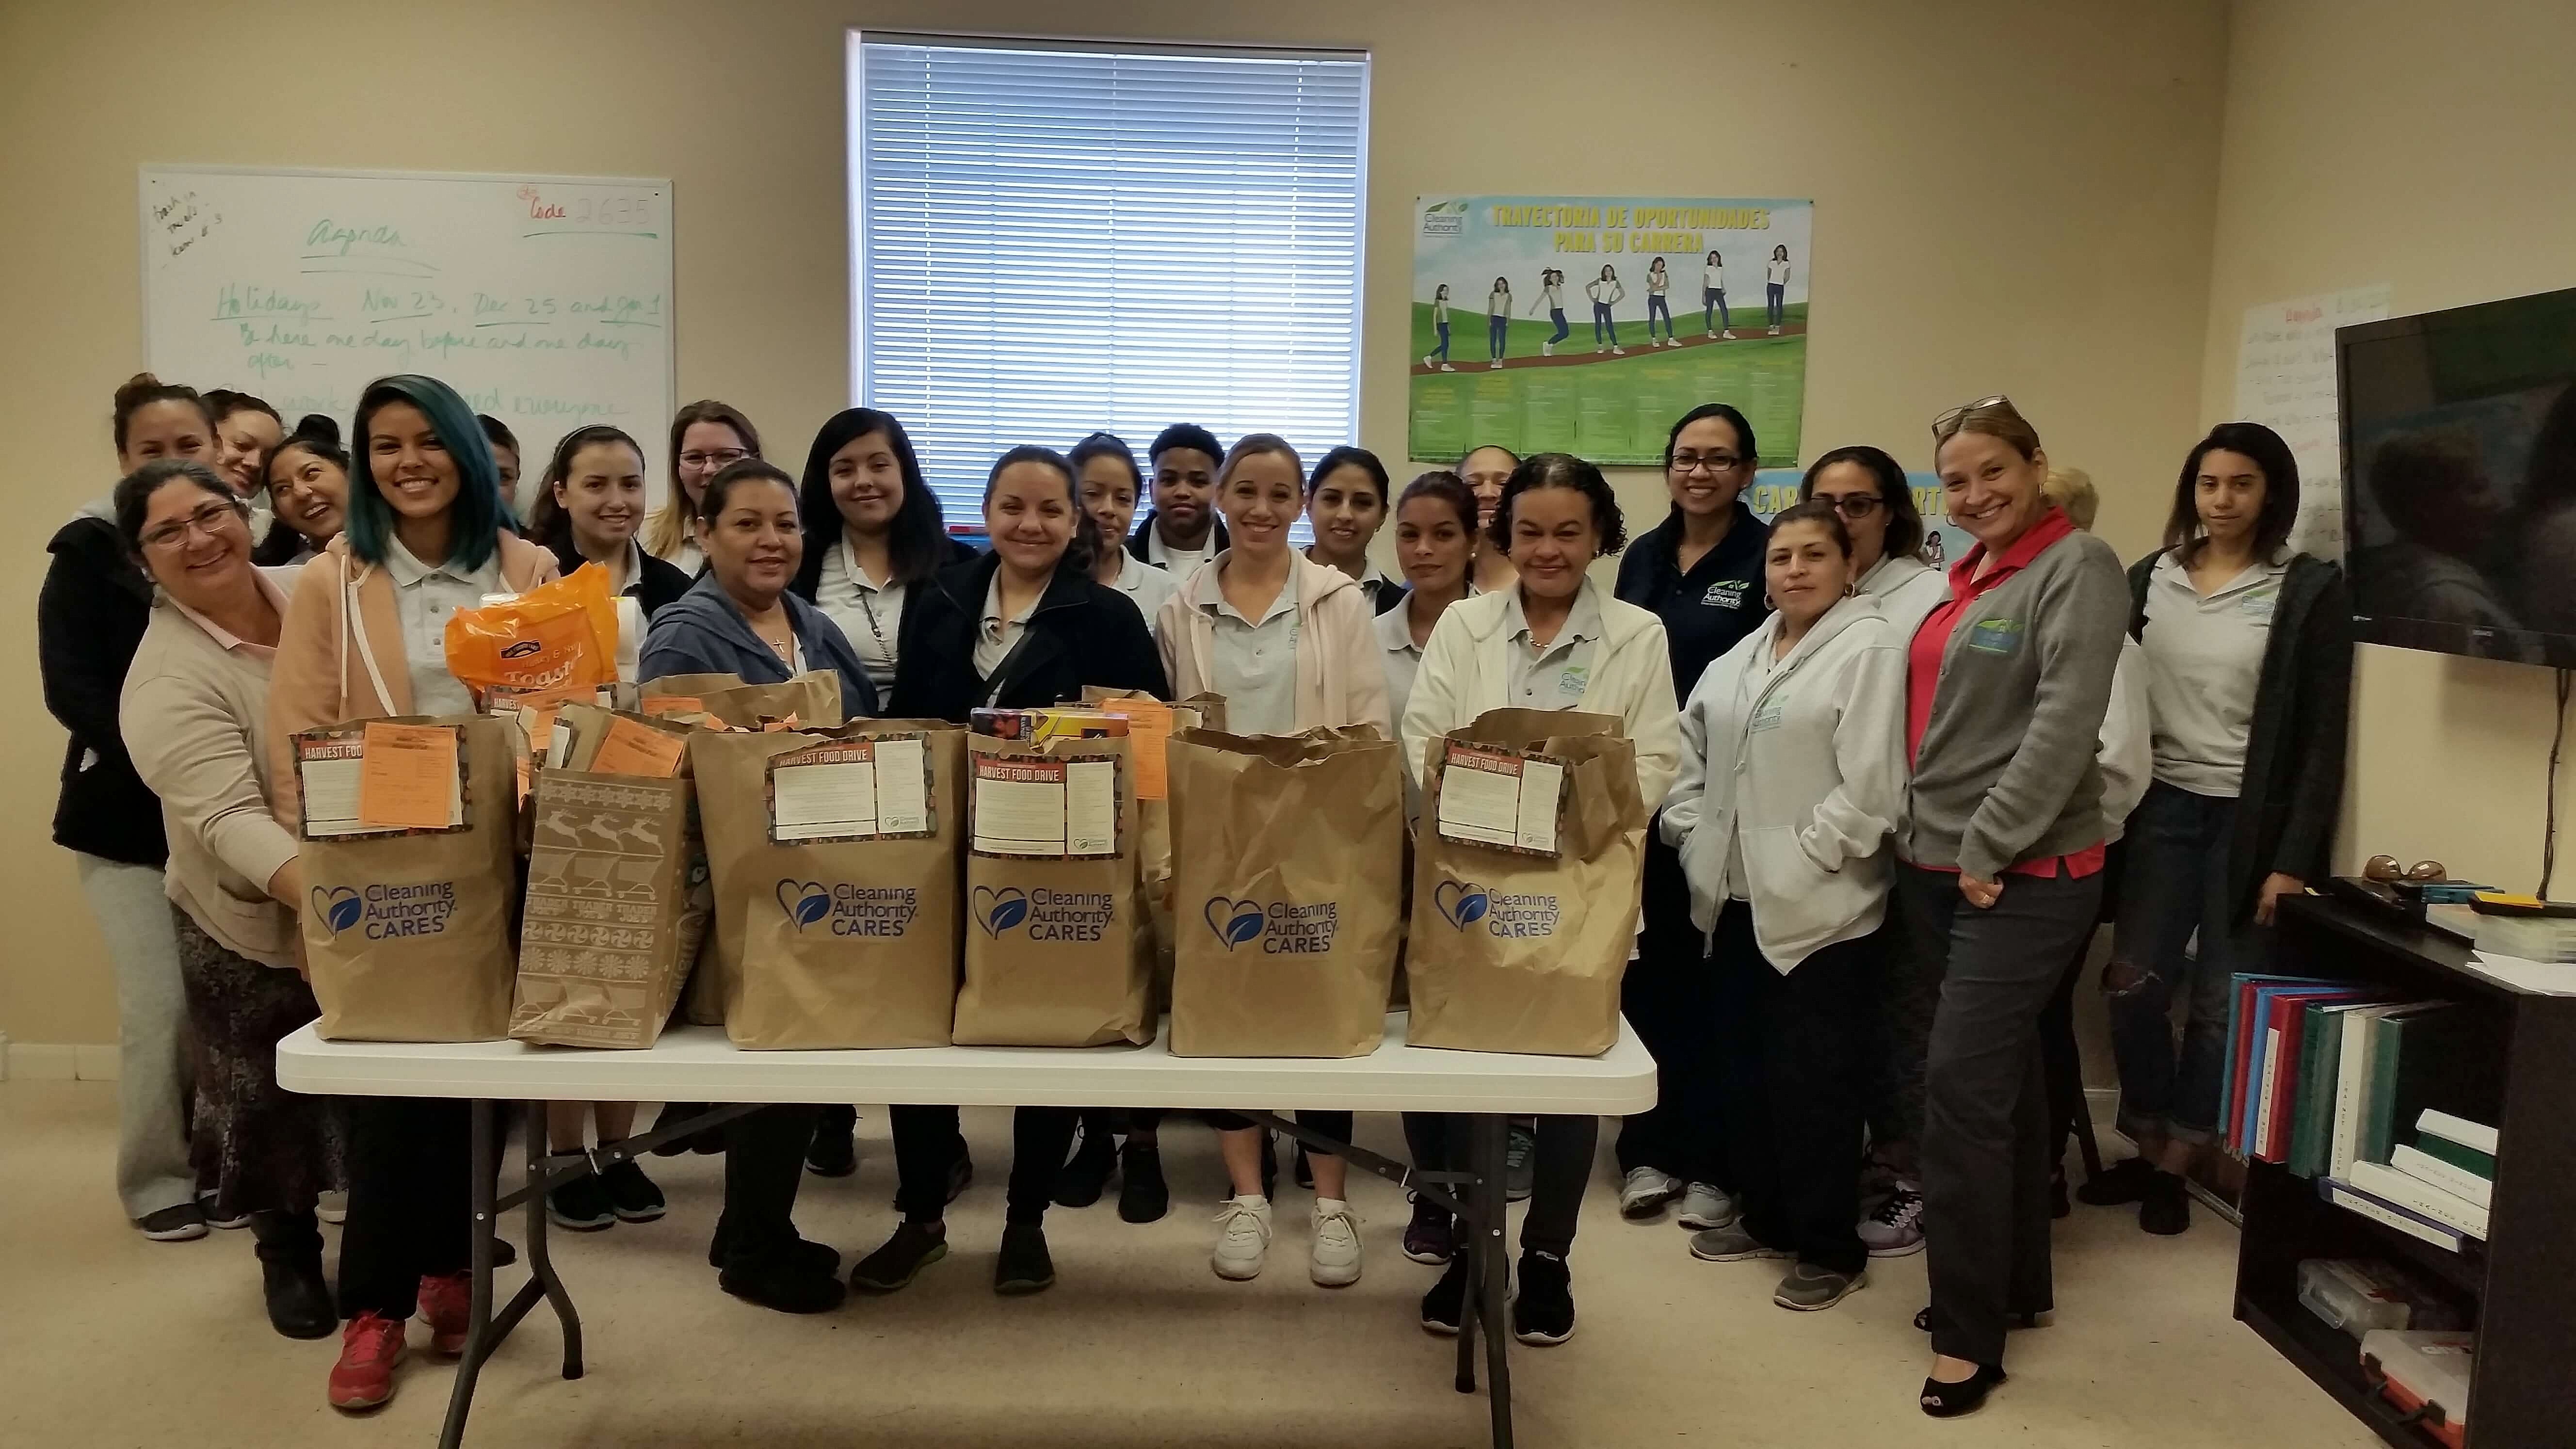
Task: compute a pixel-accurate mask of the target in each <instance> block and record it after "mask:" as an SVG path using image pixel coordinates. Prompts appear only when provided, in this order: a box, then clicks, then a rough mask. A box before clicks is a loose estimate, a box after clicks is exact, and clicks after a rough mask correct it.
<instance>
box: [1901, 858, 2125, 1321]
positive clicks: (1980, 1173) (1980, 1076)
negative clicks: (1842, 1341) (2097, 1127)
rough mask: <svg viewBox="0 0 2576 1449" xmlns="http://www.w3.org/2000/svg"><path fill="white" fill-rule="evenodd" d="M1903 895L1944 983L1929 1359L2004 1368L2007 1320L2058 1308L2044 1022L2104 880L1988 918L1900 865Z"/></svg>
mask: <svg viewBox="0 0 2576 1449" xmlns="http://www.w3.org/2000/svg"><path fill="white" fill-rule="evenodd" d="M1896 889H1897V904H1898V906H1899V908H1900V910H1901V911H1902V913H1903V917H1904V921H1905V931H1906V935H1907V944H1908V947H1909V949H1910V950H1911V951H1912V952H1913V953H1914V954H1915V959H1916V960H1917V961H1918V962H1919V963H1920V964H1921V966H1922V968H1923V970H1924V971H1925V972H1926V973H1927V974H1929V975H1933V976H1936V977H1937V979H1938V980H1939V982H1940V1005H1939V1006H1938V1007H1937V1008H1936V1009H1935V1010H1934V1012H1933V1016H1932V1040H1931V1045H1930V1047H1929V1049H1928V1050H1927V1053H1926V1057H1925V1064H1924V1073H1923V1076H1924V1109H1923V1141H1922V1160H1923V1238H1924V1250H1925V1252H1926V1254H1927V1258H1926V1271H1927V1273H1928V1275H1929V1276H1930V1278H1931V1280H1932V1351H1933V1352H1935V1353H1942V1354H1948V1355H1949V1356H1951V1357H1952V1358H1963V1359H1966V1360H1968V1361H1970V1362H1971V1363H1980V1364H1991V1365H1994V1366H1996V1367H2001V1366H2002V1365H2003V1361H2004V1329H2005V1325H2006V1321H2007V1318H2008V1316H2009V1315H2012V1314H2020V1313H2044V1312H2047V1311H2049V1310H2050V1309H2052V1308H2054V1307H2055V1306H2056V1301H2055V1297H2054V1294H2055V1287H2054V1285H2053V1283H2052V1281H2051V1279H2050V1270H2049V1260H2048V1226H2049V1218H2048V1166H2049V1163H2048V1158H2049V1151H2050V1144H2051V1143H2052V1142H2053V1141H2054V1140H2055V1134H2054V1133H2052V1132H2051V1131H2050V1130H2049V1126H2048V1115H2049V1114H2048V1083H2047V1080H2046V1077H2045V1074H2044V1073H2043V1071H2042V1068H2041V1064H2040V1054H2039V1013H2040V1010H2041V1008H2043V1007H2045V1006H2047V1005H2048V999H2049V997H2050V995H2051V994H2052V993H2054V992H2055V991H2056V989H2057V983H2058V981H2059V979H2060V978H2062V977H2063V976H2064V975H2065V974H2066V963H2067V960H2068V958H2069V957H2071V956H2072V955H2073V954H2074V951H2075V946H2076V943H2077V942H2078V941H2081V940H2082V939H2084V937H2086V936H2087V935H2089V934H2091V932H2092V930H2093V923H2094V915H2095V912H2096V911H2097V910H2098V909H2099V908H2100V906H2101V902H2102V878H2101V876H2100V875H2098V874H2096V875H2090V876H2086V877H2084V878H2083V879H2081V880H2074V879H2068V878H2066V877H2064V876H2059V877H2055V878H2049V879H2043V878H2041V877H2038V876H2021V875H2013V876H2006V877H2004V882H2003V895H2002V896H2001V898H1999V899H1998V900H1997V901H1996V902H1995V903H1994V904H1993V905H1992V906H1990V907H1987V908H1985V909H1983V910H1980V909H1978V908H1976V907H1974V906H1971V905H1969V904H1968V903H1967V901H1966V900H1965V899H1964V898H1963V897H1961V896H1960V894H1959V878H1958V876H1956V875H1954V874H1950V873H1948V872H1944V871H1935V870H1925V869H1923V868H1922V867H1920V866H1912V865H1907V866H1900V867H1899V868H1898V871H1897V877H1896Z"/></svg>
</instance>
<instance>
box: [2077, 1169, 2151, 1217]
mask: <svg viewBox="0 0 2576 1449" xmlns="http://www.w3.org/2000/svg"><path fill="white" fill-rule="evenodd" d="M2155 1175H2156V1169H2155V1167H2154V1165H2153V1164H2151V1163H2149V1162H2148V1161H2147V1160H2146V1159H2145V1158H2143V1157H2124V1158H2122V1159H2121V1160H2119V1161H2118V1162H2115V1163H2112V1164H2111V1165H2110V1166H2109V1167H2106V1168H2104V1169H2102V1171H2101V1172H2099V1173H2097V1174H2095V1175H2094V1176H2092V1177H2090V1178H2087V1179H2085V1181H2084V1182H2083V1184H2082V1185H2080V1186H2078V1187H2077V1188H2076V1189H2075V1200H2076V1201H2077V1202H2081V1203H2090V1204H2092V1205H2093V1206H2095V1207H2119V1206H2120V1205H2122V1204H2124V1203H2133V1202H2137V1201H2140V1200H2141V1199H2143V1198H2145V1197H2146V1195H2147V1184H2148V1183H2149V1182H2151V1181H2153V1180H2154V1179H2155Z"/></svg>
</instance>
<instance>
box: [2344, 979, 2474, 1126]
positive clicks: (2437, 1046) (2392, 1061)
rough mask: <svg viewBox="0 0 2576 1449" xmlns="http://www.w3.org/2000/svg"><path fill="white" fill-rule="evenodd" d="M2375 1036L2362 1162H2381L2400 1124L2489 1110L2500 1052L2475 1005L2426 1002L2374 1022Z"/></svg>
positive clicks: (2373, 1030)
mask: <svg viewBox="0 0 2576 1449" xmlns="http://www.w3.org/2000/svg"><path fill="white" fill-rule="evenodd" d="M2371 1030H2372V1034H2373V1035H2374V1036H2375V1037H2376V1038H2377V1045H2376V1048H2375V1051H2374V1058H2373V1066H2372V1071H2371V1084H2370V1086H2371V1092H2370V1103H2369V1107H2368V1113H2369V1115H2368V1117H2367V1118H2366V1119H2365V1121H2364V1124H2363V1127H2362V1146H2361V1154H2360V1155H2361V1160H2362V1161H2365V1162H2386V1161H2387V1160H2388V1158H2389V1155H2390V1153H2391V1152H2392V1150H2394V1149H2395V1147H2396V1146H2397V1134H2398V1132H2399V1131H2400V1130H2402V1128H2403V1125H2404V1124H2405V1123H2409V1122H2416V1121H2420V1120H2421V1114H2422V1113H2423V1111H2424V1110H2425V1109H2426V1108H2432V1109H2435V1110H2438V1111H2443V1112H2451V1113H2461V1112H2485V1111H2491V1110H2493V1107H2494V1104H2495V1103H2496V1101H2497V1100H2498V1099H2499V1094H2500V1093H2501V1092H2502V1090H2503V1085H2504V1084H2503V1078H2502V1069H2503V1054H2502V1053H2501V1052H2500V1051H2498V1050H2497V1046H2498V1043H2497V1041H2496V1036H2495V1032H2494V1030H2493V1029H2492V1026H2491V1023H2490V1022H2489V1021H2488V1020H2487V1019H2486V1018H2485V1017H2484V1016H2483V1015H2482V1014H2481V1013H2479V1012H2478V1011H2477V1010H2475V1009H2474V1008H2472V1007H2468V1006H2464V1005H2461V1004H2459V1003H2457V1002H2448V1001H2443V1002H2430V1003H2426V1004H2424V1005H2422V1006H2420V1007H2416V1008H2410V1009H2408V1010H2405V1011H2401V1012H2391V1013H2389V1014H2388V1015H2386V1016H2383V1017H2380V1018H2379V1019H2378V1020H2377V1021H2375V1022H2373V1023H2372V1027H2371Z"/></svg>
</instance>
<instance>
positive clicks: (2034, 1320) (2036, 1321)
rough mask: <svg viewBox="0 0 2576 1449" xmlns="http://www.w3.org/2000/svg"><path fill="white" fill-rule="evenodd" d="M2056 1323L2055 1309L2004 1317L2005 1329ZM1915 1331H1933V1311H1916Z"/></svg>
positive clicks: (2010, 1314)
mask: <svg viewBox="0 0 2576 1449" xmlns="http://www.w3.org/2000/svg"><path fill="white" fill-rule="evenodd" d="M2055 1322H2057V1310H2056V1309H2053V1308H2052V1309H2049V1310H2047V1311H2045V1312H2041V1313H2007V1314H2005V1315H2004V1327H2006V1328H2046V1327H2048V1326H2050V1325H2051V1324H2053V1323H2055ZM1914 1331H1915V1332H1917V1333H1930V1332H1931V1331H1932V1310H1931V1309H1929V1308H1920V1309H1917V1310H1915V1313H1914Z"/></svg>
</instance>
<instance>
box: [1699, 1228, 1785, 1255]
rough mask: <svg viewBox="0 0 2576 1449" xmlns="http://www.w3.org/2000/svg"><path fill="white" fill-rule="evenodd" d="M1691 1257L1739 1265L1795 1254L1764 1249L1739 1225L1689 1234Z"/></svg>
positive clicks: (1775, 1249) (1774, 1249)
mask: <svg viewBox="0 0 2576 1449" xmlns="http://www.w3.org/2000/svg"><path fill="white" fill-rule="evenodd" d="M1690 1248H1691V1256H1692V1257H1694V1258H1699V1259H1703V1260H1705V1261H1707V1262H1711V1263H1741V1262H1743V1261H1745V1260H1746V1259H1748V1258H1794V1257H1796V1256H1797V1254H1795V1253H1791V1252H1787V1251H1784V1250H1782V1249H1779V1248H1766V1247H1764V1246H1762V1244H1761V1242H1760V1241H1759V1240H1757V1239H1756V1238H1755V1237H1754V1236H1753V1235H1752V1234H1751V1233H1748V1232H1746V1231H1745V1230H1744V1228H1743V1225H1741V1224H1732V1225H1729V1226H1727V1227H1723V1228H1711V1229H1709V1230H1708V1231H1707V1232H1704V1233H1693V1234H1691V1244H1690Z"/></svg>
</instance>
